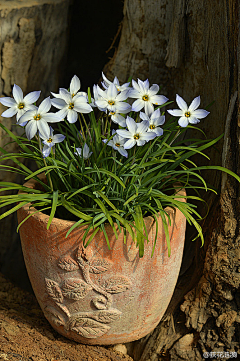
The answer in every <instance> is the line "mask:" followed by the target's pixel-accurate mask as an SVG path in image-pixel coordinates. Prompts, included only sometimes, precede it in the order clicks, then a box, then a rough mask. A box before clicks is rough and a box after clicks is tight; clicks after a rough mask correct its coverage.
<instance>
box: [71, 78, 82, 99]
mask: <svg viewBox="0 0 240 361" xmlns="http://www.w3.org/2000/svg"><path fill="white" fill-rule="evenodd" d="M80 87H81V83H80V80H79V78H78V77H77V75H74V77H73V78H72V80H71V83H70V93H71V95H73V94H76V93H77V92H78V91H79V89H80Z"/></svg>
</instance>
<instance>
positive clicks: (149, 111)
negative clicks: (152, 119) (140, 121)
mask: <svg viewBox="0 0 240 361" xmlns="http://www.w3.org/2000/svg"><path fill="white" fill-rule="evenodd" d="M144 110H145V113H146V114H152V113H153V112H154V106H153V105H152V103H151V102H150V101H144Z"/></svg>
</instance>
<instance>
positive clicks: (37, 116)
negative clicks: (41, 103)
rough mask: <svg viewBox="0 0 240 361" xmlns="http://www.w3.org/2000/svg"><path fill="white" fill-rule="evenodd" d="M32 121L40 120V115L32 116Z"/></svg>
mask: <svg viewBox="0 0 240 361" xmlns="http://www.w3.org/2000/svg"><path fill="white" fill-rule="evenodd" d="M33 119H34V120H40V119H41V115H40V114H37V115H34V117H33Z"/></svg>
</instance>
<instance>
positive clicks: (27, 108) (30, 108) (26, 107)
mask: <svg viewBox="0 0 240 361" xmlns="http://www.w3.org/2000/svg"><path fill="white" fill-rule="evenodd" d="M37 109H38V107H36V105H33V104H26V105H25V107H24V108H23V110H24V111H25V112H27V111H28V110H37Z"/></svg>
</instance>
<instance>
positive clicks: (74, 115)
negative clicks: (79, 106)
mask: <svg viewBox="0 0 240 361" xmlns="http://www.w3.org/2000/svg"><path fill="white" fill-rule="evenodd" d="M77 119H78V114H77V112H75V110H72V109H69V110H68V114H67V120H68V121H69V123H75V122H76V121H77Z"/></svg>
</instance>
